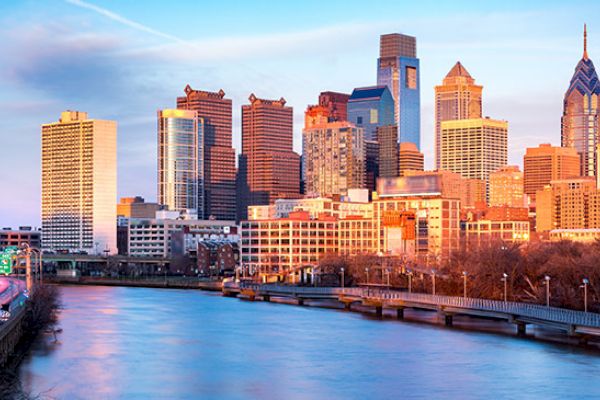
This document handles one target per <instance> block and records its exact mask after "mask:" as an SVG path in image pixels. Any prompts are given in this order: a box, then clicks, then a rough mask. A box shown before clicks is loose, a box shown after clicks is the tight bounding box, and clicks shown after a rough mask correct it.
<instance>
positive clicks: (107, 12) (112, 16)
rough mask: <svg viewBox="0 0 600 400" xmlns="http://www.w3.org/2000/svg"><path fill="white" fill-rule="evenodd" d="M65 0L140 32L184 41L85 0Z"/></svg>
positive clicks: (175, 40)
mask: <svg viewBox="0 0 600 400" xmlns="http://www.w3.org/2000/svg"><path fill="white" fill-rule="evenodd" d="M65 1H66V2H67V3H69V4H72V5H74V6H77V7H81V8H84V9H87V10H90V11H93V12H95V13H97V14H100V15H102V16H104V17H106V18H108V19H111V20H113V21H115V22H118V23H120V24H123V25H125V26H128V27H130V28H133V29H137V30H139V31H142V32H146V33H150V34H152V35H155V36H158V37H162V38H164V39H169V40H172V41H174V42H180V43H184V42H185V40H183V39H181V38H178V37H177V36H174V35H170V34H168V33H165V32H161V31H158V30H156V29H154V28H151V27H149V26H146V25H144V24H140V23H139V22H136V21H133V20H131V19H129V18H126V17H124V16H122V15H120V14H117V13H115V12H113V11H110V10H108V9H106V8H103V7H99V6H97V5H94V4H91V3H88V2H85V1H81V0H65Z"/></svg>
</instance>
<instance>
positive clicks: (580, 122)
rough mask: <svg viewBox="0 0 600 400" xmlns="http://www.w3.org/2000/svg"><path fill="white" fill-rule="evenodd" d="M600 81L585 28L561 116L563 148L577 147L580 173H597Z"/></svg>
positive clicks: (593, 174) (590, 174)
mask: <svg viewBox="0 0 600 400" xmlns="http://www.w3.org/2000/svg"><path fill="white" fill-rule="evenodd" d="M599 94H600V83H599V82H598V75H597V74H596V69H595V68H594V63H593V62H592V60H590V58H589V57H588V53H587V30H586V28H585V27H584V31H583V57H582V58H581V60H580V61H579V63H578V64H577V66H576V67H575V73H574V74H573V77H572V78H571V83H570V84H569V88H568V89H567V92H566V93H565V98H564V103H563V116H562V135H561V145H562V147H571V148H574V149H575V150H577V153H579V157H580V169H579V173H580V175H581V176H596V175H597V172H598V171H596V145H597V144H598V143H600V141H599V140H598V135H599V132H598V129H599V127H598V95H599Z"/></svg>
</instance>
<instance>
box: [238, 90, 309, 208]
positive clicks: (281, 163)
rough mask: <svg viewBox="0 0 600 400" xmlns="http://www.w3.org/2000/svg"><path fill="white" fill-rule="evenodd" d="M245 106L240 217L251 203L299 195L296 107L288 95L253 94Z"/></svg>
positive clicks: (240, 166)
mask: <svg viewBox="0 0 600 400" xmlns="http://www.w3.org/2000/svg"><path fill="white" fill-rule="evenodd" d="M249 101H250V104H248V105H244V106H242V153H241V154H240V159H239V172H238V177H239V182H238V191H239V200H238V204H239V206H240V208H239V217H240V219H246V218H247V215H248V209H247V207H248V206H250V205H268V204H272V203H274V202H275V200H276V199H278V198H297V197H299V196H300V156H299V155H298V154H296V153H295V152H294V151H293V136H294V132H293V110H292V108H291V107H287V106H286V105H285V104H286V101H285V99H283V98H281V99H280V100H265V99H259V98H257V97H256V96H255V95H254V94H251V95H250V97H249Z"/></svg>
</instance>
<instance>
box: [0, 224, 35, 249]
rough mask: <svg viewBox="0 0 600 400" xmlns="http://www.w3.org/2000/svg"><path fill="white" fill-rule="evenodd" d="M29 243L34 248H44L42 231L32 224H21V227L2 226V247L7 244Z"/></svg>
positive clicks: (0, 241)
mask: <svg viewBox="0 0 600 400" xmlns="http://www.w3.org/2000/svg"><path fill="white" fill-rule="evenodd" d="M25 243H26V244H28V245H29V247H31V248H34V249H41V248H42V233H41V232H40V231H39V230H36V229H32V228H31V227H30V226H20V227H19V229H11V228H2V229H1V230H0V248H4V247H7V246H17V247H21V246H22V245H23V244H25Z"/></svg>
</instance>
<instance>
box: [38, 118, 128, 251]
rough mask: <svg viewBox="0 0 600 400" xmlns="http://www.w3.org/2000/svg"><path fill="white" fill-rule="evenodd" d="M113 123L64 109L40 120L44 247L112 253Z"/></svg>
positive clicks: (114, 194) (114, 235) (114, 191)
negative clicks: (43, 121)
mask: <svg viewBox="0 0 600 400" xmlns="http://www.w3.org/2000/svg"><path fill="white" fill-rule="evenodd" d="M116 200H117V123H116V122H115V121H105V120H98V119H89V118H88V115H87V113H85V112H80V111H65V112H62V113H61V115H60V120H59V121H58V122H53V123H50V124H44V125H42V246H43V249H44V250H50V251H57V250H67V251H86V252H88V253H90V254H103V253H110V254H112V253H115V252H116V249H117V243H116V240H117V230H116V229H117V226H116V219H117V213H116V208H115V202H116Z"/></svg>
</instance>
